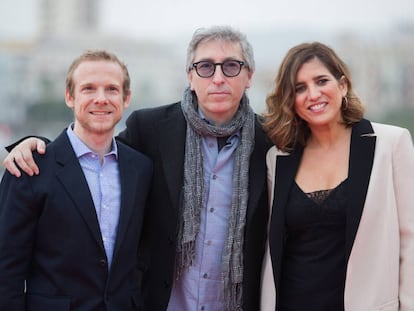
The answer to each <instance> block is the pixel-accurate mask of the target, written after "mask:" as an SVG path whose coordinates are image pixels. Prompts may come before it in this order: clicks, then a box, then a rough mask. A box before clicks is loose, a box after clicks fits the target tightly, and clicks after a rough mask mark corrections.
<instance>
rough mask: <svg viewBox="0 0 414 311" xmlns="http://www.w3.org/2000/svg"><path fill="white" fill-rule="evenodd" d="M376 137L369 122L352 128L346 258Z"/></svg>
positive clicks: (366, 180) (362, 203)
mask: <svg viewBox="0 0 414 311" xmlns="http://www.w3.org/2000/svg"><path fill="white" fill-rule="evenodd" d="M375 142H376V137H375V135H374V130H373V128H372V125H371V123H370V122H369V121H368V120H365V119H363V120H361V121H360V122H359V123H356V124H355V125H354V126H353V128H352V134H351V149H350V156H349V173H348V180H349V183H348V185H349V186H348V191H349V194H348V203H347V214H346V215H347V216H346V223H347V225H346V260H347V261H348V259H349V256H350V254H351V249H352V245H353V243H354V240H355V236H356V233H357V230H358V226H359V222H360V219H361V215H362V211H363V209H364V204H365V199H366V195H367V191H368V185H369V179H370V176H371V170H372V165H373V161H374V152H375Z"/></svg>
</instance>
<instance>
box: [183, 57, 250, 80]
mask: <svg viewBox="0 0 414 311" xmlns="http://www.w3.org/2000/svg"><path fill="white" fill-rule="evenodd" d="M243 65H245V63H244V62H242V61H239V60H226V61H224V62H222V63H213V62H210V61H207V60H202V61H201V62H197V63H193V65H192V68H191V69H193V68H195V71H196V72H197V74H198V75H199V76H200V77H202V78H210V77H212V76H213V75H214V73H215V72H216V67H217V66H220V67H221V72H222V73H223V74H224V75H225V76H226V77H229V78H231V77H235V76H237V75H239V73H240V71H241V70H242V67H243ZM245 66H246V65H245ZM246 67H247V66H246Z"/></svg>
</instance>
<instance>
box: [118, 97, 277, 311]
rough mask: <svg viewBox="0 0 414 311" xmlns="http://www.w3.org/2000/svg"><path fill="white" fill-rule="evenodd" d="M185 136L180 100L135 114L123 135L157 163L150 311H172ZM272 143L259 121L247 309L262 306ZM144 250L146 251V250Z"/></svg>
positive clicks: (147, 244) (146, 241)
mask: <svg viewBox="0 0 414 311" xmlns="http://www.w3.org/2000/svg"><path fill="white" fill-rule="evenodd" d="M185 137H186V121H185V118H184V115H183V113H182V111H181V107H180V103H175V104H172V105H168V106H162V107H157V108H151V109H144V110H138V111H135V112H133V113H132V114H131V115H130V117H129V118H128V120H127V128H126V129H125V130H124V131H123V132H122V133H120V135H119V137H118V138H119V139H121V140H122V141H123V142H125V143H127V144H128V145H130V146H131V147H133V148H134V149H137V150H139V151H141V152H143V153H145V154H147V155H148V156H149V157H150V158H151V159H152V160H153V162H154V176H153V182H152V191H151V193H150V198H149V208H148V213H147V214H146V218H145V221H144V232H143V244H142V245H143V247H144V248H145V249H146V250H147V253H146V255H145V256H143V257H142V258H141V259H142V261H141V264H142V266H141V268H142V270H143V272H144V279H143V289H142V290H143V296H144V304H145V310H148V311H164V310H166V309H167V305H168V301H169V297H170V294H171V288H172V284H173V276H174V268H175V255H176V242H177V238H176V237H177V229H178V223H179V207H180V204H181V203H180V201H181V200H182V199H181V192H182V187H183V178H184V177H183V173H184V150H185ZM269 147H270V144H269V142H268V141H267V139H266V136H265V134H264V132H263V129H262V127H261V125H260V123H259V122H258V120H256V125H255V147H254V151H253V153H252V155H251V159H250V168H249V170H250V173H249V202H248V209H247V223H246V227H245V244H244V280H243V305H244V310H246V311H253V310H259V296H260V295H259V293H260V272H261V264H262V258H263V253H264V245H265V240H266V227H267V219H268V195H267V187H266V163H265V157H266V152H267V150H268V148H269ZM140 253H141V255H142V254H144V252H143V251H142V252H140ZM183 311H184V310H183ZM191 311H192V310H191Z"/></svg>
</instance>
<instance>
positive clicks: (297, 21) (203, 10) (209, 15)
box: [0, 0, 414, 39]
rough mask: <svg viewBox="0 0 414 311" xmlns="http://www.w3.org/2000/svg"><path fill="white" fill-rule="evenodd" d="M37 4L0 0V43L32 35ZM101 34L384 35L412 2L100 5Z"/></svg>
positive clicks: (168, 0) (231, 0) (191, 0)
mask: <svg viewBox="0 0 414 311" xmlns="http://www.w3.org/2000/svg"><path fill="white" fill-rule="evenodd" d="M37 1H38V0H1V1H0V38H31V37H33V36H35V35H36V27H37V25H36V14H37V8H36V3H37ZM100 11H101V12H100V13H101V20H100V23H101V28H102V30H104V31H106V32H109V33H115V34H120V33H123V34H125V35H126V36H128V37H137V38H161V39H165V38H173V37H175V36H180V35H185V36H187V37H188V36H191V34H192V33H193V31H194V30H195V29H196V28H199V27H203V26H209V25H213V24H228V25H231V26H234V27H236V28H239V29H240V30H241V31H244V32H248V31H256V30H259V31H260V30H269V29H278V28H295V29H302V28H306V29H309V28H312V29H314V30H318V31H325V32H336V31H344V30H345V31H358V32H364V33H365V32H367V33H369V32H372V31H375V32H378V30H379V31H387V30H388V29H390V28H392V27H395V26H396V25H398V24H401V23H407V22H409V23H411V24H412V23H413V22H414V0H392V1H390V0H342V1H339V0H293V1H289V0H285V1H278V0H210V1H197V0H150V1H140V0H101V9H100Z"/></svg>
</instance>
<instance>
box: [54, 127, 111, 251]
mask: <svg viewBox="0 0 414 311" xmlns="http://www.w3.org/2000/svg"><path fill="white" fill-rule="evenodd" d="M54 148H55V153H56V162H57V163H58V164H59V165H61V166H62V169H61V170H60V171H58V172H57V174H56V175H57V178H58V179H59V180H60V182H61V183H62V185H63V187H65V188H66V192H67V193H68V195H69V196H70V197H72V201H73V204H74V206H76V208H77V209H78V211H79V213H80V214H81V216H82V217H83V219H84V220H85V223H86V224H87V226H88V227H89V229H90V231H91V234H92V236H93V237H94V238H95V240H96V242H97V243H98V244H99V245H100V246H101V247H102V248H103V243H102V238H101V233H100V228H99V223H98V219H97V216H96V211H95V206H94V203H93V200H92V196H91V194H90V190H89V187H88V183H87V181H86V179H85V176H84V174H83V171H82V168H81V166H80V164H79V161H78V159H77V158H76V155H75V153H74V151H73V148H72V146H71V144H70V142H69V138H68V137H67V135H66V133H62V134H61V135H60V136H59V137H58V138H57V139H56V140H55V141H54Z"/></svg>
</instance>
